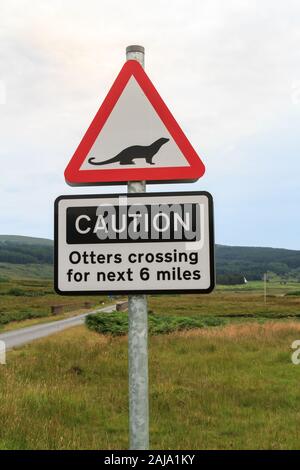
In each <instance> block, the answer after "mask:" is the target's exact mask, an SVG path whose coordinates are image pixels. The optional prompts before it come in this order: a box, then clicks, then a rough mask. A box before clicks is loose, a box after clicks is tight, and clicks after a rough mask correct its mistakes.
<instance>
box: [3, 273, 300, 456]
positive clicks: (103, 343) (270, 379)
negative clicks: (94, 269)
mask: <svg viewBox="0 0 300 470" xmlns="http://www.w3.org/2000/svg"><path fill="white" fill-rule="evenodd" d="M299 290H300V289H299V283H288V284H285V285H282V284H279V283H273V284H271V283H270V284H268V298H267V303H266V304H265V303H264V297H263V284H262V283H261V282H253V283H248V284H247V285H244V286H226V287H225V286H218V288H217V289H216V290H215V291H214V292H213V293H212V294H210V295H208V296H203V295H202V296H201V295H193V296H191V295H186V296H184V295H173V296H149V311H151V312H152V316H154V317H153V318H154V319H155V318H158V317H162V316H163V317H165V318H164V319H163V322H164V324H166V322H167V317H168V316H172V317H174V318H173V319H172V322H174V325H175V324H178V321H177V320H176V318H177V317H187V318H189V317H190V320H188V323H190V322H193V321H196V323H197V324H199V325H202V326H203V325H207V324H212V325H213V324H216V325H217V324H220V323H224V325H223V326H210V327H209V328H206V327H205V328H202V329H192V330H190V331H181V332H176V333H170V334H164V335H162V334H156V335H155V336H150V337H149V347H150V365H149V366H150V367H149V370H150V433H151V448H155V449H247V448H250V449H297V448H299V437H298V436H299V425H300V404H299V381H300V365H299V366H295V365H293V364H292V362H291V357H290V356H291V353H292V349H291V343H292V342H293V341H294V340H296V339H300V322H299V321H298V319H299V318H300V296H299ZM286 294H288V295H286ZM86 300H89V301H91V303H92V304H93V305H99V303H100V302H107V301H108V300H109V299H108V298H107V297H95V296H94V297H82V298H80V297H74V298H72V297H71V298H64V297H59V296H57V295H56V294H55V293H54V292H53V289H52V284H51V282H50V281H49V280H43V279H31V280H30V279H27V280H7V279H6V280H5V278H4V279H3V278H2V280H1V282H0V319H1V321H2V327H3V328H5V329H11V328H16V327H20V326H27V325H29V324H32V323H33V322H41V321H49V320H50V319H51V320H52V319H54V317H51V316H50V306H51V305H58V304H66V303H67V304H70V305H71V306H70V307H67V308H66V309H65V312H64V313H63V314H62V315H59V316H57V317H55V318H57V319H58V318H61V317H63V316H69V315H73V313H74V312H78V313H79V312H80V311H82V310H78V308H79V306H80V304H81V303H82V302H83V301H86ZM76 306H77V307H76ZM197 318H198V319H197ZM206 319H211V320H212V321H211V322H210V321H208V322H207V320H206ZM218 320H220V321H219V322H218ZM203 321H205V322H206V323H203ZM179 323H180V321H179ZM125 326H126V325H125ZM122 328H123V326H122ZM122 332H123V330H122ZM127 386H128V381H127V337H126V336H121V337H113V336H111V335H106V336H103V335H101V334H98V333H95V332H93V331H89V330H88V329H87V328H86V327H84V326H82V327H76V328H73V329H70V330H66V331H64V332H63V333H60V334H57V335H54V336H52V337H49V338H47V339H43V340H40V341H36V342H34V343H32V344H30V345H27V346H25V347H22V348H20V349H18V350H15V351H10V352H9V353H8V357H7V365H5V366H0V400H1V401H0V422H1V427H0V449H98V448H103V449H118V448H124V449H125V448H127V447H128V395H127V393H128V392H127Z"/></svg>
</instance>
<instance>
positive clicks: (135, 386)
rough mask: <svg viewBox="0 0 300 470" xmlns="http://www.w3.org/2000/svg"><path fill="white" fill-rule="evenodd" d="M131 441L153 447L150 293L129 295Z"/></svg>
mask: <svg viewBox="0 0 300 470" xmlns="http://www.w3.org/2000/svg"><path fill="white" fill-rule="evenodd" d="M144 58H145V49H144V48H143V47H142V46H128V47H126V59H127V60H136V61H138V62H139V63H140V64H141V65H142V67H144ZM143 192H146V182H145V181H128V193H143ZM128 375H129V445H130V449H132V450H143V449H146V450H147V449H149V398H148V394H149V392H148V311H147V296H146V295H129V296H128Z"/></svg>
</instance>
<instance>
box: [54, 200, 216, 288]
mask: <svg viewBox="0 0 300 470" xmlns="http://www.w3.org/2000/svg"><path fill="white" fill-rule="evenodd" d="M213 287H214V236H213V202H212V197H211V195H210V194H209V193H207V192H171V193H147V194H145V193H144V194H141V193H140V194H121V195H102V196H98V195H94V196H90V195H89V196H60V197H59V198H57V199H56V201H55V290H56V291H57V292H58V293H59V294H70V295H74V294H80V295H84V294H87V295H88V294H101V293H102V294H108V293H115V294H125V293H126V294H127V293H128V292H130V293H145V294H147V293H149V294H150V293H153V294H154V293H155V294H160V293H161V294H163V293H172V292H176V293H178V292H179V293H183V292H185V293H187V292H190V293H192V292H195V293H197V292H198V293H209V292H211V291H212V289H213Z"/></svg>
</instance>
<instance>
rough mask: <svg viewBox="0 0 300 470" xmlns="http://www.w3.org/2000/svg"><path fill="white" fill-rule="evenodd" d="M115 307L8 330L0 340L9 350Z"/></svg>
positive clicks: (110, 306) (0, 336) (80, 322)
mask: <svg viewBox="0 0 300 470" xmlns="http://www.w3.org/2000/svg"><path fill="white" fill-rule="evenodd" d="M115 309H116V306H115V305H109V306H107V307H103V308H100V309H97V310H93V311H91V312H87V313H83V314H82V315H77V316H76V317H71V318H66V319H65V320H57V321H52V322H49V323H42V324H40V325H34V326H29V327H26V328H20V329H19V330H13V331H8V332H7V333H2V334H0V341H4V342H5V346H6V350H9V349H11V348H14V347H16V346H21V345H22V344H26V343H30V341H34V340H35V339H39V338H44V337H45V336H50V335H53V334H54V333H58V332H59V331H63V330H65V329H66V328H70V327H72V326H77V325H82V324H83V323H84V319H85V317H86V316H87V315H91V314H93V313H98V312H113V311H114V310H115Z"/></svg>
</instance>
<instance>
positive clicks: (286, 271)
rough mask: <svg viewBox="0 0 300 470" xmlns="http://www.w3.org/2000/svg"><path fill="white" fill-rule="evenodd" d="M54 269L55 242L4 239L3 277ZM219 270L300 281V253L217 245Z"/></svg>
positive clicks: (0, 253)
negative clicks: (265, 273)
mask: <svg viewBox="0 0 300 470" xmlns="http://www.w3.org/2000/svg"><path fill="white" fill-rule="evenodd" d="M52 265H53V241H52V240H49V239H45V238H32V237H22V236H16V235H0V275H1V274H5V275H8V276H9V277H11V276H14V277H21V275H22V277H23V273H24V276H25V274H27V277H30V276H33V277H36V276H37V277H38V276H41V277H51V276H52ZM216 266H217V278H218V277H219V279H223V278H224V275H226V276H228V275H240V276H245V277H246V278H247V279H248V280H257V279H261V277H262V275H263V273H264V272H266V271H269V272H272V273H275V274H277V275H279V276H281V277H292V278H294V279H299V280H300V251H298V250H297V251H296V250H286V249H280V248H263V247H247V246H225V245H216Z"/></svg>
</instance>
